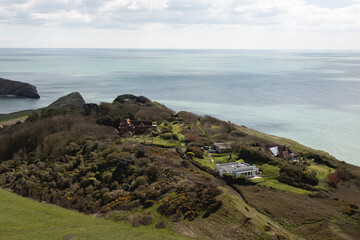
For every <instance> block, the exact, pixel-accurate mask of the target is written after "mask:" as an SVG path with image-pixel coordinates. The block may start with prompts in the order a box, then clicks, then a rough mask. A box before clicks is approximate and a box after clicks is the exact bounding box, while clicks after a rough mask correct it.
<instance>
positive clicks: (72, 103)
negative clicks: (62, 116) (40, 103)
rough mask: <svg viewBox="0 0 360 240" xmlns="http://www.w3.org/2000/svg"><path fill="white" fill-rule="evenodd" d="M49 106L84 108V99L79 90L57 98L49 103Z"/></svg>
mask: <svg viewBox="0 0 360 240" xmlns="http://www.w3.org/2000/svg"><path fill="white" fill-rule="evenodd" d="M49 107H50V108H51V107H68V108H74V107H75V108H80V109H81V110H84V109H85V100H84V99H83V97H82V96H81V94H80V93H79V92H73V93H70V94H68V95H66V96H64V97H61V98H59V99H58V100H56V101H55V102H53V103H52V104H50V105H49Z"/></svg>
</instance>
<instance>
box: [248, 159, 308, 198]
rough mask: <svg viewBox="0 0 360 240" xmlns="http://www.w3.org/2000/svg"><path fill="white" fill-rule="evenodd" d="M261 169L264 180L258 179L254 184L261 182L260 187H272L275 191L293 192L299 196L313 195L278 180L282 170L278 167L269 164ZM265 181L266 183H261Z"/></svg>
mask: <svg viewBox="0 0 360 240" xmlns="http://www.w3.org/2000/svg"><path fill="white" fill-rule="evenodd" d="M259 167H261V168H262V172H263V176H264V177H263V178H262V179H256V180H255V181H254V182H260V183H259V185H262V186H266V187H272V188H275V189H279V190H282V191H286V192H292V193H297V194H308V193H311V192H310V191H308V190H305V189H302V188H296V187H293V186H289V185H287V184H285V183H281V182H279V181H278V180H277V177H278V176H279V171H280V168H279V167H278V166H272V165H269V164H263V165H260V166H259ZM261 181H264V182H261Z"/></svg>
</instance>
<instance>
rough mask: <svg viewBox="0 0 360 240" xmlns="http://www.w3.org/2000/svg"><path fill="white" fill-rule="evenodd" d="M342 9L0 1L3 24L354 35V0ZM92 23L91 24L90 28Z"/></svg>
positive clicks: (261, 0)
mask: <svg viewBox="0 0 360 240" xmlns="http://www.w3.org/2000/svg"><path fill="white" fill-rule="evenodd" d="M353 2H354V4H352V5H349V6H347V7H343V8H335V9H330V8H325V7H320V6H315V5H310V4H309V3H306V2H305V1H304V0H286V1H284V0H238V1H235V0H217V1H216V0H151V1H149V0H89V1H81V0H71V1H70V0H52V1H48V0H28V1H25V0H22V1H21V0H18V1H9V0H0V6H1V7H0V14H1V16H2V17H0V21H1V22H2V23H8V24H20V23H24V24H29V23H30V24H31V23H33V24H43V25H48V24H49V21H50V23H51V24H52V25H58V26H60V27H61V26H62V25H66V26H67V27H69V25H68V24H67V23H68V22H69V21H70V20H71V21H72V24H71V26H73V27H74V26H77V25H83V24H84V23H85V24H88V27H94V28H123V27H124V28H140V27H141V25H143V24H150V23H162V24H173V25H184V24H185V25H192V24H218V25H226V24H239V25H243V24H245V25H254V26H256V25H262V26H264V27H266V28H269V29H274V28H275V29H282V30H289V29H290V30H297V29H298V30H309V31H315V30H316V31H335V30H336V31H341V30H343V29H345V30H350V29H351V30H354V31H360V1H355V0H353ZM92 24H93V25H92Z"/></svg>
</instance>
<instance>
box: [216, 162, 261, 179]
mask: <svg viewBox="0 0 360 240" xmlns="http://www.w3.org/2000/svg"><path fill="white" fill-rule="evenodd" d="M216 172H217V173H218V174H219V175H220V176H221V177H222V176H223V175H224V173H228V174H230V175H232V176H233V177H238V176H241V175H243V176H245V177H248V178H252V177H255V176H257V175H259V168H257V167H256V165H250V164H248V163H245V162H231V163H223V164H216Z"/></svg>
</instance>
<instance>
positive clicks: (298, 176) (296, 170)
mask: <svg viewBox="0 0 360 240" xmlns="http://www.w3.org/2000/svg"><path fill="white" fill-rule="evenodd" d="M278 180H279V181H280V182H283V183H286V184H289V185H291V186H295V187H301V188H305V189H311V186H316V185H317V184H318V183H319V179H317V178H316V172H315V171H309V170H307V169H306V166H305V165H301V166H298V165H291V164H288V163H285V164H283V166H282V167H281V168H280V176H279V177H278ZM309 185H310V186H309Z"/></svg>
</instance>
